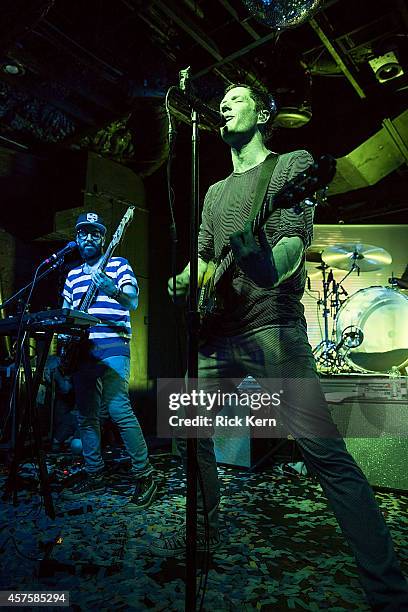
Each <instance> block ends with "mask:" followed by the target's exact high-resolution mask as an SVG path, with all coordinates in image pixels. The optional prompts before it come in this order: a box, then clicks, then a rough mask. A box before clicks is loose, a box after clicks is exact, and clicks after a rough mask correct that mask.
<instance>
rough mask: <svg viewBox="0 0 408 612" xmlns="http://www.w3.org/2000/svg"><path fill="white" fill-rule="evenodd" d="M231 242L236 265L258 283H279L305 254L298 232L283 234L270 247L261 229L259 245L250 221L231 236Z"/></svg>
mask: <svg viewBox="0 0 408 612" xmlns="http://www.w3.org/2000/svg"><path fill="white" fill-rule="evenodd" d="M230 244H231V249H232V251H233V253H234V259H235V261H236V263H237V265H238V266H239V267H240V268H241V270H242V271H243V272H245V274H246V275H247V276H248V278H250V279H251V280H252V281H253V282H254V283H256V284H257V285H258V286H259V287H277V286H278V285H279V284H280V283H281V282H282V281H284V280H286V279H287V278H289V276H291V275H292V274H293V273H294V272H295V270H296V269H297V268H298V267H299V264H300V262H301V260H302V256H303V242H302V240H301V239H300V238H299V237H298V236H291V237H288V238H281V240H279V242H278V243H277V244H276V245H275V246H274V247H273V249H271V247H270V246H269V244H268V241H267V239H266V236H265V233H264V232H263V231H261V232H260V233H259V246H258V244H257V242H256V240H255V237H254V234H253V233H252V229H251V224H250V223H247V224H246V225H245V227H244V229H243V230H242V231H241V232H235V233H234V234H232V235H231V236H230Z"/></svg>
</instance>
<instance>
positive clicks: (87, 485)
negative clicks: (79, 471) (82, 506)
mask: <svg viewBox="0 0 408 612" xmlns="http://www.w3.org/2000/svg"><path fill="white" fill-rule="evenodd" d="M105 488H106V483H105V478H104V475H102V474H100V473H98V474H86V476H85V477H84V478H82V479H81V480H80V481H79V482H77V483H76V484H74V485H73V486H72V487H71V488H69V489H64V491H62V497H64V499H77V498H80V497H85V496H87V495H89V494H92V493H98V492H100V491H105Z"/></svg>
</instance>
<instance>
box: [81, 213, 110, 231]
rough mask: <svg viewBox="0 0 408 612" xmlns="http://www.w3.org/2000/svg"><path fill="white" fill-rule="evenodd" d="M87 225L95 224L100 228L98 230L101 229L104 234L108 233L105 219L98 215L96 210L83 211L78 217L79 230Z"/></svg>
mask: <svg viewBox="0 0 408 612" xmlns="http://www.w3.org/2000/svg"><path fill="white" fill-rule="evenodd" d="M85 225H93V226H94V227H96V228H98V230H100V231H101V232H102V233H103V234H106V225H105V221H104V220H103V219H102V217H101V216H100V215H98V213H95V212H86V213H81V214H80V215H79V217H78V219H77V222H76V225H75V229H77V230H78V229H80V228H81V227H84V226H85Z"/></svg>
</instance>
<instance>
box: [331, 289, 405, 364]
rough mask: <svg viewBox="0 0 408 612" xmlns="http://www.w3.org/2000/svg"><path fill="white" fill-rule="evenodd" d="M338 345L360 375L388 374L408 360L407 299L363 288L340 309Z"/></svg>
mask: <svg viewBox="0 0 408 612" xmlns="http://www.w3.org/2000/svg"><path fill="white" fill-rule="evenodd" d="M336 339H337V344H341V346H342V350H344V351H345V353H346V354H345V358H346V361H347V363H348V364H349V365H350V366H351V367H353V368H354V369H356V370H358V371H360V372H374V373H382V372H389V371H390V370H391V369H392V368H393V367H399V366H400V365H402V364H403V363H404V362H405V361H406V359H407V358H408V298H407V296H405V295H403V294H402V293H399V292H398V291H396V290H395V289H390V288H389V287H368V288H367V289H360V291H357V292H356V293H354V294H353V295H352V296H351V297H349V298H348V300H346V302H345V303H344V304H343V306H342V307H341V308H340V310H339V313H338V316H337V321H336Z"/></svg>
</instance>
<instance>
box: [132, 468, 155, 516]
mask: <svg viewBox="0 0 408 612" xmlns="http://www.w3.org/2000/svg"><path fill="white" fill-rule="evenodd" d="M156 494H157V484H156V481H155V480H154V478H153V476H152V474H148V475H147V476H142V477H141V478H138V480H137V481H136V487H135V490H134V492H133V495H132V498H131V500H130V501H129V502H128V503H127V504H126V506H125V508H126V509H128V510H141V509H143V508H148V507H149V506H150V504H151V503H152V501H153V500H154V498H155V497H156Z"/></svg>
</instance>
